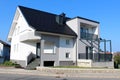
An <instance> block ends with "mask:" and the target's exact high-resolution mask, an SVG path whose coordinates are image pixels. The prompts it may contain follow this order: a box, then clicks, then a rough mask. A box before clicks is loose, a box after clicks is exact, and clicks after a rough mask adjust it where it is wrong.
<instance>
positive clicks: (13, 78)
mask: <svg viewBox="0 0 120 80" xmlns="http://www.w3.org/2000/svg"><path fill="white" fill-rule="evenodd" d="M0 80H120V79H119V78H97V77H93V78H91V77H86V78H85V77H81V78H80V77H79V78H67V77H59V76H54V77H50V76H36V75H28V74H27V75H25V74H24V75H23V74H8V73H0Z"/></svg>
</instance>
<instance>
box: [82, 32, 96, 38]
mask: <svg viewBox="0 0 120 80" xmlns="http://www.w3.org/2000/svg"><path fill="white" fill-rule="evenodd" d="M81 39H85V40H97V39H98V35H95V34H91V33H85V32H81Z"/></svg>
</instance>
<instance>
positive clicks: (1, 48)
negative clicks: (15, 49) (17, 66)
mask: <svg viewBox="0 0 120 80" xmlns="http://www.w3.org/2000/svg"><path fill="white" fill-rule="evenodd" d="M6 60H10V44H8V43H6V42H4V41H2V40H0V63H3V62H4V61H6Z"/></svg>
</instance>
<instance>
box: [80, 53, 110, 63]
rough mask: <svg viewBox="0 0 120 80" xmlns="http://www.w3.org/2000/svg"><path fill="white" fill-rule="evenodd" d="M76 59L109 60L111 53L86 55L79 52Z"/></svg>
mask: <svg viewBox="0 0 120 80" xmlns="http://www.w3.org/2000/svg"><path fill="white" fill-rule="evenodd" d="M78 59H91V60H93V61H95V62H109V61H112V54H103V53H94V54H88V56H86V53H79V54H78Z"/></svg>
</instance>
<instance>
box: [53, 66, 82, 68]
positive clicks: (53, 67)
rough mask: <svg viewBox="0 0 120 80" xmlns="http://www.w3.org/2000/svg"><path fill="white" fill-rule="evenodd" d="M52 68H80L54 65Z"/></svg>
mask: <svg viewBox="0 0 120 80" xmlns="http://www.w3.org/2000/svg"><path fill="white" fill-rule="evenodd" d="M53 68H80V67H79V66H55V67H53Z"/></svg>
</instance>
